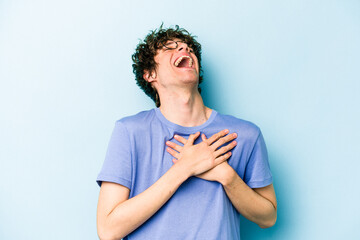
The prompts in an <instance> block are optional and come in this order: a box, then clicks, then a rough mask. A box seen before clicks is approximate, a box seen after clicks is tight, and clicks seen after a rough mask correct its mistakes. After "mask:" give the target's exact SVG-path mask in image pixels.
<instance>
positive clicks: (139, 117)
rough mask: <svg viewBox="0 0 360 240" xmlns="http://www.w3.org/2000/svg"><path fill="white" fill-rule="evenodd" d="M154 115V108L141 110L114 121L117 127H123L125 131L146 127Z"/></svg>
mask: <svg viewBox="0 0 360 240" xmlns="http://www.w3.org/2000/svg"><path fill="white" fill-rule="evenodd" d="M154 116H155V111H154V109H151V110H147V111H141V112H139V113H137V114H135V115H131V116H126V117H123V118H121V119H119V120H117V121H116V122H115V125H116V126H118V127H122V128H125V129H126V130H127V131H133V130H136V129H138V130H139V129H142V128H146V126H147V125H149V123H150V122H151V121H152V119H153V118H154Z"/></svg>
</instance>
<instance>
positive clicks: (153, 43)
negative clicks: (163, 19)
mask: <svg viewBox="0 0 360 240" xmlns="http://www.w3.org/2000/svg"><path fill="white" fill-rule="evenodd" d="M175 38H178V39H180V40H182V41H184V42H185V43H186V44H187V45H188V46H189V47H190V48H192V49H193V50H194V54H195V55H196V57H197V59H198V61H199V70H200V73H199V85H200V83H201V82H202V80H203V76H202V68H201V45H200V43H198V42H197V41H196V40H195V38H196V36H193V35H191V34H190V33H189V32H188V31H187V30H185V29H183V28H180V27H179V26H178V25H175V27H174V28H171V27H169V28H163V24H161V26H160V28H159V29H155V30H153V31H150V33H149V34H148V35H147V36H146V37H145V39H144V40H143V41H140V43H139V44H138V45H137V47H136V50H135V53H134V54H133V55H132V60H133V65H132V67H133V73H134V74H135V79H136V84H137V85H138V86H139V87H140V88H141V89H142V90H143V91H144V92H145V93H146V95H148V96H149V97H150V98H151V99H152V100H153V101H154V102H155V104H156V107H159V106H160V99H159V97H158V94H157V92H156V89H154V88H153V87H152V86H151V83H149V82H148V81H146V80H145V79H144V78H143V75H144V72H145V71H148V72H150V73H152V72H154V71H156V67H157V63H156V62H155V56H156V54H157V50H159V49H161V48H162V47H163V45H164V44H165V43H166V42H167V41H168V40H173V39H175ZM198 89H199V92H201V89H200V87H198Z"/></svg>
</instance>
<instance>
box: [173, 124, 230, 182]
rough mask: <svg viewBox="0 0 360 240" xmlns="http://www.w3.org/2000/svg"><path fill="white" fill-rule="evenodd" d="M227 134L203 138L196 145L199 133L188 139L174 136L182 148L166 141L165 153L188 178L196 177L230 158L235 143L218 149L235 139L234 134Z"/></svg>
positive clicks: (227, 131) (220, 133) (222, 132)
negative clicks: (171, 157)
mask: <svg viewBox="0 0 360 240" xmlns="http://www.w3.org/2000/svg"><path fill="white" fill-rule="evenodd" d="M228 133H229V130H227V129H225V130H222V131H220V132H218V133H216V134H214V135H213V136H211V137H210V138H209V139H206V138H203V141H202V142H201V143H199V144H196V145H194V141H195V140H196V139H197V138H198V137H199V136H200V133H199V132H197V133H195V134H191V135H190V136H189V138H188V139H185V138H183V137H181V136H179V135H175V136H174V138H175V139H176V140H177V141H179V142H180V143H182V144H184V146H180V145H178V144H176V143H173V142H170V141H167V142H166V145H167V146H168V148H167V151H168V152H169V153H170V154H171V155H172V156H173V157H174V158H175V159H174V160H173V161H174V163H175V162H176V164H179V166H178V167H182V168H184V169H185V171H186V172H187V173H188V177H190V176H196V175H199V174H202V173H204V172H206V171H208V170H210V169H212V168H214V167H216V166H217V165H219V164H220V163H222V162H224V161H226V160H227V159H228V158H229V157H230V156H231V152H230V150H231V149H233V148H234V147H235V146H236V144H237V143H236V141H233V142H231V143H229V144H228V145H226V146H223V147H221V148H219V147H220V146H222V145H223V144H225V143H228V142H230V141H232V140H234V139H235V138H236V137H237V134H236V133H232V134H228Z"/></svg>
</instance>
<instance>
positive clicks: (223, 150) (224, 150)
mask: <svg viewBox="0 0 360 240" xmlns="http://www.w3.org/2000/svg"><path fill="white" fill-rule="evenodd" d="M236 144H237V142H236V141H232V142H231V143H229V144H228V145H226V146H224V147H222V148H219V149H218V150H216V151H215V157H218V156H220V155H223V154H224V153H227V152H229V151H230V150H231V149H233V148H234V147H235V146H236Z"/></svg>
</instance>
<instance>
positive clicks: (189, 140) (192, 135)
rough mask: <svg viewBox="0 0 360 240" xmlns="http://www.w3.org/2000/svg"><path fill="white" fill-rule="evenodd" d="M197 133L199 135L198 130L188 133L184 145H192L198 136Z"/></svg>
mask: <svg viewBox="0 0 360 240" xmlns="http://www.w3.org/2000/svg"><path fill="white" fill-rule="evenodd" d="M199 135H200V132H197V133H194V134H190V136H189V138H188V140H187V142H186V145H193V144H194V141H195V140H196V139H197V138H198V137H199Z"/></svg>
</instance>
